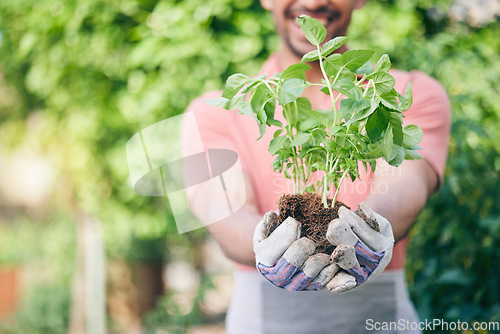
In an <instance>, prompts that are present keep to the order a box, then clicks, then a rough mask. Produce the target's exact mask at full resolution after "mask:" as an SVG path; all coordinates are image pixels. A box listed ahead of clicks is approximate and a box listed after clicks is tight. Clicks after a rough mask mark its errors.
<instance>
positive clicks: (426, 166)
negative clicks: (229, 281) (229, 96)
mask: <svg viewBox="0 0 500 334" xmlns="http://www.w3.org/2000/svg"><path fill="white" fill-rule="evenodd" d="M261 4H262V6H263V7H264V8H265V9H267V10H269V11H270V12H271V14H272V16H273V18H274V21H275V24H276V27H277V31H278V33H279V36H280V38H281V44H282V45H281V49H280V50H279V52H277V53H276V54H273V55H271V57H270V58H269V59H268V61H267V62H266V63H265V64H264V66H263V68H262V71H261V73H260V74H265V75H268V76H270V75H272V74H274V73H276V72H282V71H283V70H284V69H285V68H287V67H288V66H289V65H291V64H294V63H297V62H299V61H300V59H301V57H302V56H303V55H304V54H305V53H307V52H308V51H311V50H312V49H313V46H312V45H311V44H309V43H308V41H307V40H306V38H305V37H304V35H303V33H302V31H301V30H300V27H299V26H298V24H297V23H296V18H297V17H298V16H300V15H302V14H306V15H309V16H311V17H314V18H316V19H318V20H319V21H320V22H321V23H323V25H324V26H325V28H326V29H327V38H326V39H325V40H326V41H328V40H330V39H332V38H334V37H336V36H343V35H346V34H347V28H348V26H349V23H350V20H351V15H352V13H353V11H354V10H356V9H360V8H362V7H363V5H364V0H261ZM344 51H346V47H345V46H343V47H341V48H340V49H339V50H337V51H336V52H339V53H343V52H344ZM310 65H311V66H312V68H311V70H309V71H308V72H306V79H307V81H309V82H321V78H322V74H321V71H320V68H319V66H318V64H317V63H311V64H310ZM391 74H392V75H393V76H394V77H395V79H396V85H395V89H396V90H397V91H399V92H402V91H404V88H405V87H406V85H407V84H408V83H409V82H410V81H411V82H412V85H413V95H414V102H413V106H412V108H410V110H408V111H407V112H405V117H406V118H405V121H404V122H405V124H416V125H418V126H420V127H421V128H422V130H423V132H424V137H423V140H422V142H421V143H420V146H422V148H423V150H422V151H421V153H422V154H423V156H424V159H421V160H411V161H405V162H404V163H403V164H402V165H401V166H400V167H398V168H393V167H390V166H389V165H388V164H383V163H379V164H378V165H377V170H376V171H375V172H374V173H372V172H371V171H368V172H367V173H365V174H362V175H361V178H360V180H356V181H355V182H351V181H347V182H345V184H343V186H342V189H341V192H340V193H341V198H340V200H341V201H342V202H344V203H345V204H347V205H348V206H349V207H351V208H356V207H357V205H358V203H360V202H365V203H366V205H367V206H368V207H369V208H371V210H373V211H374V212H376V213H377V214H378V215H380V216H382V217H385V218H386V219H387V220H388V222H390V224H389V223H387V225H388V228H389V230H392V233H393V235H394V239H395V241H396V245H395V246H394V250H393V256H392V261H391V262H390V263H389V265H388V266H387V268H386V270H385V271H384V272H383V273H382V274H380V275H379V276H378V277H376V278H375V279H373V280H371V281H370V282H368V283H366V284H365V285H363V286H360V287H356V286H357V285H360V284H358V283H359V282H358V281H355V284H353V285H349V287H348V288H352V287H355V288H354V289H353V290H352V291H349V292H347V293H343V294H332V293H331V292H329V291H327V290H328V289H330V290H337V288H338V287H339V286H340V287H341V288H340V291H343V290H346V289H344V288H342V286H341V285H338V283H336V284H333V285H332V284H331V288H324V287H325V286H326V287H328V285H327V284H326V283H328V282H323V284H322V286H321V288H323V289H321V291H302V292H300V293H296V292H288V291H286V290H283V289H279V288H276V287H275V286H273V285H272V284H270V283H269V282H268V281H267V280H266V279H264V278H263V276H262V275H261V274H260V273H259V272H258V271H256V270H255V264H256V255H255V253H254V247H253V236H254V234H258V231H256V226H257V224H258V223H259V222H260V221H262V219H263V215H264V213H266V212H268V211H271V210H276V202H277V199H278V198H279V197H280V196H281V195H282V194H283V193H291V189H292V188H291V182H290V181H289V180H287V179H285V178H284V176H282V175H280V174H277V173H274V172H273V171H272V167H271V166H272V161H273V157H272V156H271V155H270V153H269V152H268V150H267V148H268V145H269V142H270V140H271V139H272V132H273V131H267V133H266V135H265V136H264V137H263V138H262V139H261V140H259V141H256V138H258V137H259V130H258V128H257V125H256V124H255V121H254V120H253V119H252V118H250V117H248V116H243V115H238V114H237V113H236V112H228V111H225V110H222V109H219V108H216V107H211V106H207V105H206V104H205V103H204V102H203V101H204V100H206V99H209V98H215V97H219V96H220V92H218V93H210V94H206V95H205V96H202V97H200V98H199V99H197V100H196V101H194V102H193V103H192V104H191V105H190V106H189V108H188V110H187V111H188V112H193V113H194V115H195V118H196V121H197V124H198V127H199V130H200V134H201V139H202V141H203V145H204V147H205V149H220V148H225V149H230V150H233V151H235V152H237V153H238V156H239V159H240V162H241V166H242V169H243V173H244V177H245V185H246V187H245V193H242V194H241V196H245V197H246V202H245V205H244V206H243V208H241V209H240V210H238V211H237V212H235V213H234V214H232V215H231V216H230V217H228V218H226V219H223V220H221V221H219V222H217V223H215V224H211V225H209V226H208V229H209V231H210V233H211V235H212V236H213V237H214V238H215V240H216V241H217V242H218V243H219V244H220V246H221V248H222V250H223V251H224V253H225V254H226V255H227V256H228V257H229V258H230V259H232V260H233V261H235V262H236V269H237V270H236V274H235V288H234V297H233V300H232V304H231V307H230V309H229V311H228V314H227V319H226V330H227V333H228V334H233V333H235V334H245V333H252V334H253V333H299V332H300V333H341V334H344V333H362V332H364V331H366V329H367V328H368V327H367V325H370V324H373V322H377V321H378V322H382V321H387V322H389V321H392V322H396V321H402V323H403V322H404V321H410V322H411V321H413V322H416V321H417V317H416V314H415V311H414V309H413V306H412V304H411V301H410V300H409V298H408V294H407V291H406V285H405V281H404V272H403V265H404V259H405V253H406V246H407V238H405V236H406V234H407V233H408V230H409V229H410V227H411V225H412V224H413V222H414V221H415V219H416V218H417V216H418V214H419V213H420V211H421V210H422V208H423V207H424V205H425V203H426V201H427V198H428V197H429V196H430V195H432V194H433V193H435V192H436V191H437V190H438V189H439V187H440V184H441V182H442V178H443V170H444V165H445V162H446V155H447V146H448V135H449V130H450V113H449V103H448V99H447V96H446V93H445V92H444V90H443V89H442V87H441V86H440V85H439V84H438V83H437V82H436V81H435V80H433V79H431V78H430V77H428V76H427V75H425V74H423V73H420V72H410V73H406V72H402V71H391ZM303 96H306V97H307V98H309V100H310V101H311V103H312V107H313V109H314V108H323V109H327V108H328V106H329V105H328V103H329V97H328V96H327V95H325V94H323V93H322V92H321V91H320V90H319V89H317V88H315V87H310V88H308V89H306V91H305V92H304V94H303ZM276 117H277V118H278V117H280V116H279V115H277V116H276ZM187 133H188V132H187V131H185V136H184V137H183V141H184V150H185V151H186V152H187V153H189V151H190V141H189V138H188V135H187ZM227 182H230V180H226V183H227ZM190 197H191V201H196V203H197V209H196V210H195V213H196V214H197V216H198V217H199V218H200V219H202V220H203V217H204V216H208V215H210V211H211V210H212V211H213V210H217V208H216V207H213V206H211V205H208V204H207V205H203V203H209V198H203V196H196V195H193V194H191V196H190ZM200 203H201V204H200ZM380 216H378V217H380ZM381 219H383V218H381ZM384 221H385V220H384ZM260 226H261V225H260ZM391 226H392V229H391ZM257 229H258V228H257ZM259 241H260V240H259ZM290 247H291V246H290ZM391 249H392V244H391ZM256 252H257V257H258V256H259V254H258V250H256ZM279 255H280V254H278V256H279ZM257 262H259V259H258V258H257ZM274 262H276V261H274ZM301 263H303V261H302V262H301ZM377 263H378V262H377ZM273 265H274V264H273ZM299 267H300V266H299ZM261 272H262V270H261ZM334 277H338V276H334ZM271 281H272V280H271ZM276 285H278V284H276ZM305 290H308V289H305ZM399 329H400V330H401V332H404V329H405V328H399ZM391 332H394V331H391Z"/></svg>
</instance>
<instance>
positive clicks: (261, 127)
mask: <svg viewBox="0 0 500 334" xmlns="http://www.w3.org/2000/svg"><path fill="white" fill-rule="evenodd" d="M265 134H266V123H260V124H259V138H257V140H259V139H260V138H262V137H263V136H264V135H265Z"/></svg>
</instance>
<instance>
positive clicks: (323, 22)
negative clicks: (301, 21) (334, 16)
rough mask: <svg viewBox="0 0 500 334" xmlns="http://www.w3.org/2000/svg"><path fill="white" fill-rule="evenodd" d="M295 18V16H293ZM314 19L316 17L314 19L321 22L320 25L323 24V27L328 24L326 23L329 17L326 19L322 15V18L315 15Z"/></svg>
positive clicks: (328, 21)
mask: <svg viewBox="0 0 500 334" xmlns="http://www.w3.org/2000/svg"><path fill="white" fill-rule="evenodd" d="M295 19H296V18H295ZM315 19H316V20H318V21H319V23H321V24H322V25H324V26H325V27H326V26H327V25H328V23H330V20H329V19H327V18H324V17H322V18H317V17H315Z"/></svg>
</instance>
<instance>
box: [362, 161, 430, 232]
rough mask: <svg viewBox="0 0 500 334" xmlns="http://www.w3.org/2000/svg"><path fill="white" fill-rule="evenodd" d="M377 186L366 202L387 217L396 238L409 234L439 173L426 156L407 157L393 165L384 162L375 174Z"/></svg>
mask: <svg viewBox="0 0 500 334" xmlns="http://www.w3.org/2000/svg"><path fill="white" fill-rule="evenodd" d="M374 182H375V187H374V189H380V190H383V191H378V192H375V193H372V194H371V195H370V196H369V197H368V198H367V199H366V201H365V202H366V204H368V206H369V207H370V208H372V210H374V211H375V212H377V213H378V214H380V215H382V216H384V217H385V218H387V219H388V220H389V221H390V222H391V225H392V229H393V231H394V238H395V240H396V242H397V241H399V240H401V239H402V238H404V237H405V236H406V234H407V233H408V231H409V229H410V227H411V226H412V224H413V223H414V222H415V220H416V219H417V217H418V215H419V214H420V212H421V211H422V209H423V208H424V206H425V203H426V202H427V198H428V197H429V196H430V195H432V193H433V191H434V189H435V188H436V185H437V182H438V180H437V176H436V173H435V172H434V170H433V169H432V168H431V167H430V166H429V165H428V163H427V162H426V161H425V160H415V161H405V162H404V164H403V165H401V166H400V167H398V168H397V169H394V168H392V167H387V166H383V167H382V170H381V171H379V174H377V175H376V176H375V178H374Z"/></svg>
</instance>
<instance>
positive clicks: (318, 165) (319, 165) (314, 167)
mask: <svg viewBox="0 0 500 334" xmlns="http://www.w3.org/2000/svg"><path fill="white" fill-rule="evenodd" d="M311 167H312V171H313V172H315V171H316V170H322V171H325V170H326V166H325V164H324V163H322V162H321V161H316V162H315V163H313V165H312V166H311Z"/></svg>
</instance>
